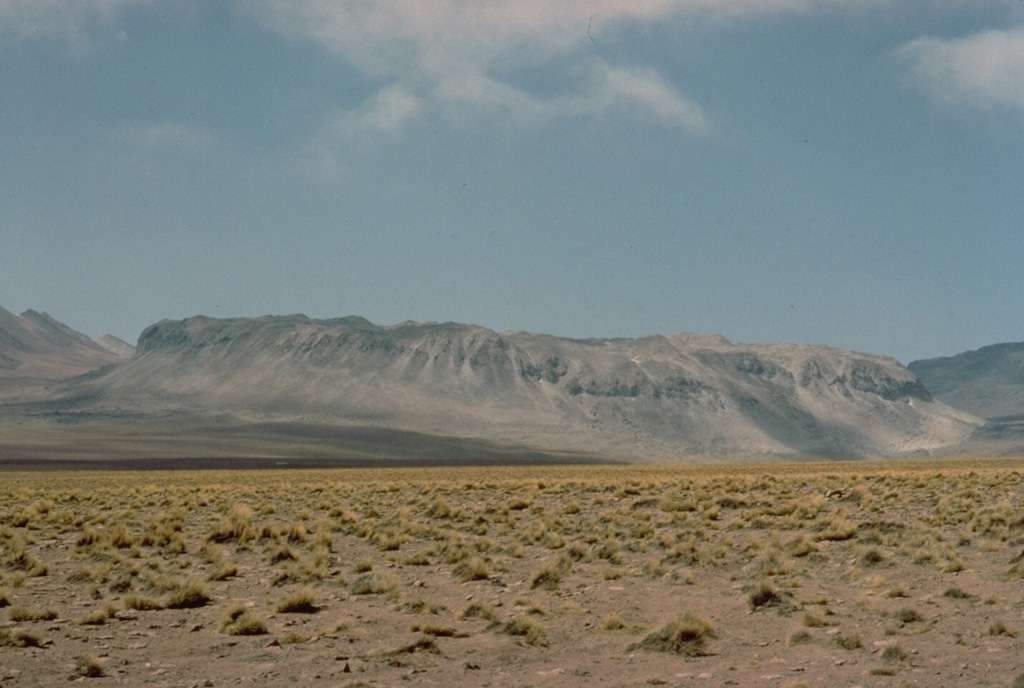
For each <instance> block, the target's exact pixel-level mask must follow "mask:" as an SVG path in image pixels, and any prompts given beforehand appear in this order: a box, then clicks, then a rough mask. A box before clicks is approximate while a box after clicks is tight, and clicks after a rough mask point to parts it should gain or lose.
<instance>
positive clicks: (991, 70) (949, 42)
mask: <svg viewBox="0 0 1024 688" xmlns="http://www.w3.org/2000/svg"><path fill="white" fill-rule="evenodd" d="M896 54H897V56H898V57H899V58H901V59H903V60H906V61H907V62H909V64H910V71H911V73H912V74H913V76H914V77H915V79H916V80H917V81H918V82H919V83H921V84H922V85H923V86H924V87H925V88H926V89H927V90H928V91H929V92H930V93H931V95H932V96H933V97H934V98H935V99H937V100H940V101H943V102H947V103H953V104H958V105H967V106H970V107H974V108H978V109H981V110H988V109H992V108H999V107H1008V108H1012V109H1016V110H1018V111H1021V112H1024V27H1020V26H1019V27H1016V28H1013V29H1009V30H1004V31H984V32H981V33H976V34H972V35H970V36H964V37H961V38H954V39H943V38H934V37H926V38H919V39H917V40H915V41H912V42H910V43H908V44H906V45H905V46H903V47H902V48H900V49H899V50H898V51H897V53H896Z"/></svg>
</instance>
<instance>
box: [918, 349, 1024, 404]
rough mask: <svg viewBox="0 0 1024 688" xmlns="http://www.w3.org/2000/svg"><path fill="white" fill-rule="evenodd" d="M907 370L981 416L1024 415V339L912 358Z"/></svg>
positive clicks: (948, 400) (938, 394) (943, 396)
mask: <svg viewBox="0 0 1024 688" xmlns="http://www.w3.org/2000/svg"><path fill="white" fill-rule="evenodd" d="M907 369H908V370H910V371H911V372H913V373H914V374H915V375H916V376H917V377H918V378H919V379H921V380H922V381H923V382H924V383H925V384H926V386H927V387H928V388H929V389H930V390H931V391H932V392H933V394H934V395H935V396H936V397H937V398H939V399H941V400H942V401H944V402H946V403H947V404H949V405H951V406H955V407H956V408H960V409H963V410H965V411H967V412H969V413H973V414H975V415H977V416H980V417H982V418H988V419H997V418H1017V417H1020V418H1024V342H1006V343H1002V344H991V345H989V346H984V347H981V348H980V349H976V350H973V351H965V352H963V353H959V354H956V355H953V356H942V357H939V358H929V359H922V360H919V361H912V362H911V363H909V364H908V365H907Z"/></svg>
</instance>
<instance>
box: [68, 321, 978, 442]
mask: <svg viewBox="0 0 1024 688" xmlns="http://www.w3.org/2000/svg"><path fill="white" fill-rule="evenodd" d="M66 392H67V394H68V395H69V396H68V399H70V400H72V402H73V401H74V400H76V399H77V400H78V402H76V403H79V404H81V405H83V406H84V405H88V406H90V407H91V408H107V409H112V408H118V407H120V408H123V407H128V406H130V407H131V408H133V409H139V410H149V411H154V412H156V411H168V410H184V411H191V412H198V413H214V412H217V413H224V412H228V413H238V414H244V415H246V417H259V418H274V419H288V420H303V421H309V422H327V423H352V424H356V423H361V424H373V425H376V426H381V427H392V428H396V429H406V430H416V431H427V432H435V433H443V434H451V435H460V436H472V437H486V438H492V439H496V440H507V441H514V442H519V443H523V444H526V445H530V446H535V447H543V448H547V449H558V450H569V451H572V450H580V451H583V450H585V451H598V452H604V453H607V454H613V455H619V456H627V457H632V458H643V457H646V458H659V459H665V458H675V457H679V456H681V455H693V454H716V455H721V454H723V453H741V454H742V453H755V452H757V453H759V452H785V453H788V452H816V453H825V454H830V455H841V456H850V457H855V456H887V455H894V454H898V453H902V452H912V451H928V450H932V449H936V448H939V447H942V446H945V445H949V444H952V443H956V442H959V441H961V440H963V439H964V438H965V437H967V436H968V435H969V434H970V432H971V431H972V430H973V429H974V428H975V427H976V426H977V425H979V424H980V421H979V420H978V419H976V418H974V417H972V416H970V415H968V414H965V413H962V412H959V411H956V410H953V409H951V408H949V407H947V406H946V405H944V404H942V403H941V402H938V401H936V400H934V399H932V398H931V396H930V395H929V393H928V390H926V389H925V387H924V386H923V385H922V384H921V383H920V381H918V379H917V378H916V377H915V376H914V375H913V374H912V373H911V372H910V371H908V370H907V369H906V368H904V367H903V366H901V365H900V364H899V363H898V362H896V361H895V360H893V359H891V358H884V357H879V356H869V355H865V354H859V353H853V352H847V351H840V350H838V349H833V348H829V347H809V346H796V345H736V344H732V343H730V342H728V341H727V340H725V339H724V338H721V337H718V336H696V335H689V334H681V335H675V336H672V337H664V336H651V337H644V338H640V339H588V340H572V339H564V338H558V337H553V336H548V335H541V334H531V333H524V332H508V333H497V332H494V331H492V330H488V329H486V328H483V327H478V326H474V325H462V324H457V323H440V324H438V323H425V324H418V323H402V324H400V325H395V326H391V327H379V326H376V325H373V324H372V323H370V322H368V321H366V320H364V319H362V318H355V317H349V318H338V319H332V320H312V319H310V318H307V317H305V316H302V315H293V316H280V317H271V316H267V317H263V318H255V319H248V318H237V319H229V320H216V319H212V318H206V317H195V318H189V319H186V320H178V321H169V320H165V321H162V322H159V323H157V324H155V325H152V326H150V327H149V328H147V329H146V330H145V331H144V332H143V333H142V335H141V337H140V338H139V344H138V352H137V355H136V356H135V357H134V358H133V359H131V360H129V361H127V362H125V363H122V364H121V365H118V366H115V367H114V368H112V369H109V370H106V371H104V372H102V373H101V374H97V375H94V376H91V377H90V378H88V379H81V380H77V381H75V382H74V384H71V385H69V386H68V387H67V389H66ZM69 403H70V402H69Z"/></svg>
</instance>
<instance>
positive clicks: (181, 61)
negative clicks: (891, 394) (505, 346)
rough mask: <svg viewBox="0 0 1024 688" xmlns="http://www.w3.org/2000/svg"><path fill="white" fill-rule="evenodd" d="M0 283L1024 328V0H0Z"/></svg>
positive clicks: (951, 343) (584, 318) (638, 318)
mask: <svg viewBox="0 0 1024 688" xmlns="http://www.w3.org/2000/svg"><path fill="white" fill-rule="evenodd" d="M0 306H3V307H5V308H7V309H9V310H15V311H21V310H24V309H26V308H34V309H36V310H45V311H47V312H49V313H50V314H51V315H52V316H54V317H56V318H57V319H59V320H61V321H63V322H65V323H67V324H68V325H71V326H72V327H74V328H76V329H79V330H82V331H84V332H87V333H89V334H103V333H108V332H109V333H111V334H114V335H117V336H119V337H122V338H123V339H126V340H129V341H133V342H134V340H135V339H136V338H137V336H138V334H139V333H140V332H141V330H142V329H143V328H144V327H145V326H147V325H149V324H151V323H152V322H155V321H157V320H160V319H162V318H180V317H187V316H190V315H196V314H205V315H210V316H214V317H229V316H256V315H263V314H268V313H271V314H286V313H305V314H307V315H309V316H311V317H336V316H342V315H353V314H355V315H362V316H364V317H366V318H369V319H370V320H372V321H374V322H377V323H379V324H393V323H397V322H400V321H404V320H419V321H426V320H439V321H444V320H454V321H459V322H472V323H477V324H481V325H485V326H487V327H490V328H493V329H495V330H498V331H503V330H530V331H538V332H549V333H552V334H557V335H563V336H571V337H590V336H642V335H646V334H652V333H661V334H673V333H676V332H683V331H686V332H714V333H720V334H723V335H725V336H726V337H728V338H729V339H731V340H733V341H738V342H798V343H807V344H831V345H833V346H838V347H842V348H847V349H855V350H859V351H866V352H870V353H881V354H887V355H891V356H895V357H896V358H898V359H899V360H901V361H903V362H904V363H906V362H909V361H910V360H914V359H917V358H927V357H932V356H939V355H951V354H954V353H958V352H960V351H964V350H967V349H973V348H977V347H979V346H983V345H985V344H991V343H996V342H1004V341H1021V340H1024V3H1022V2H1020V0H1012V1H1010V0H1006V1H998V2H997V1H994V0H991V1H990V0H963V1H960V0H842V1H840V0H634V2H631V3H623V2H619V1H615V2H612V1H611V0H592V1H590V2H584V1H573V0H568V1H566V2H558V3H552V2H547V1H546V0H545V1H538V0H515V1H512V2H508V1H505V0H472V1H469V0H437V1H430V0H424V1H422V2H410V1H408V0H378V1H376V2H369V3H368V2H355V1H353V2H329V1H327V0H287V1H286V0H247V1H245V2H242V1H239V2H227V1H220V2H218V1H210V2H187V3H184V2H172V1H170V0H165V1H158V0H0Z"/></svg>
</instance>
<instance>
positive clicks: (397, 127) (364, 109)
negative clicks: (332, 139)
mask: <svg viewBox="0 0 1024 688" xmlns="http://www.w3.org/2000/svg"><path fill="white" fill-rule="evenodd" d="M421 110H422V103H421V100H420V99H419V98H418V97H416V96H415V95H413V94H412V93H409V92H408V91H407V90H405V89H404V88H402V87H401V86H399V85H391V86H388V87H386V88H384V89H382V90H381V91H379V92H378V93H377V94H376V95H374V96H373V97H372V98H370V99H369V100H367V101H366V102H364V103H363V104H362V105H361V106H360V107H359V108H357V109H355V110H349V111H344V112H339V113H336V114H335V115H334V116H333V117H332V118H331V121H330V122H329V124H328V128H329V129H331V130H332V131H333V132H334V134H335V135H337V136H341V137H346V138H347V137H356V136H362V135H364V134H373V133H378V132H379V133H385V134H392V135H396V134H400V133H401V132H402V130H403V129H404V128H405V127H406V126H407V125H408V123H409V122H410V121H412V120H413V119H415V117H416V116H417V115H418V114H420V112H421Z"/></svg>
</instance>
